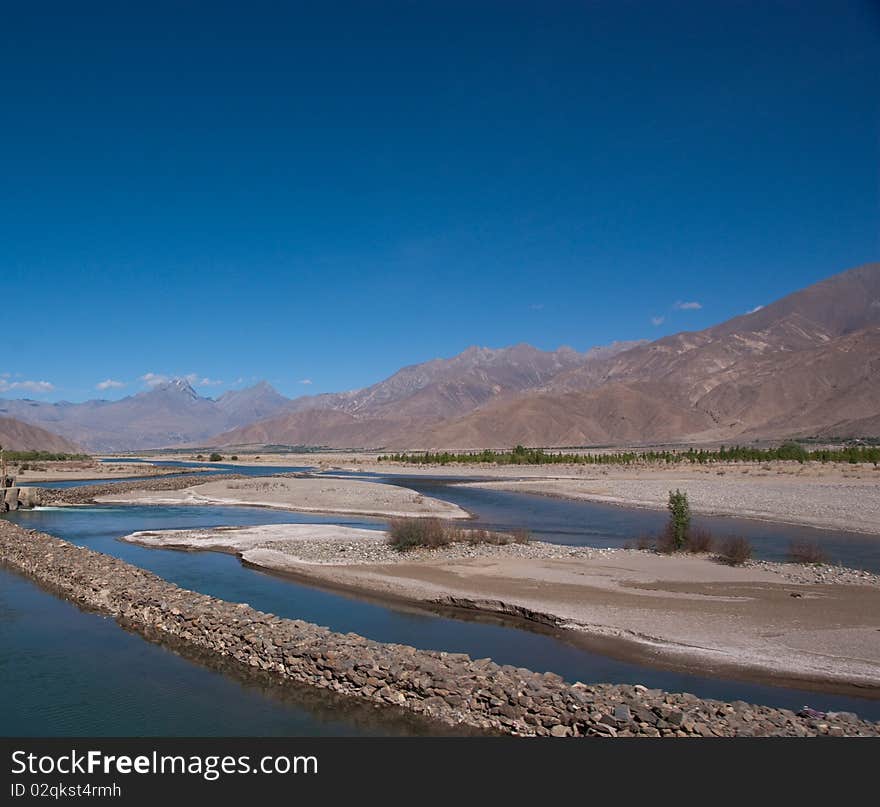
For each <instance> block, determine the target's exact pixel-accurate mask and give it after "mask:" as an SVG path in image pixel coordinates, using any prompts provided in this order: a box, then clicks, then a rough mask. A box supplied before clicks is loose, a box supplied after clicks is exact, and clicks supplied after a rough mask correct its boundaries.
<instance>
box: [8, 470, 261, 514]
mask: <svg viewBox="0 0 880 807" xmlns="http://www.w3.org/2000/svg"><path fill="white" fill-rule="evenodd" d="M247 478H248V477H246V476H244V475H242V474H217V475H212V476H211V481H212V482H219V481H221V480H224V479H247ZM195 484H198V482H196V481H194V480H193V478H192V477H191V476H190V477H188V476H175V477H172V478H170V479H168V478H163V477H158V478H156V479H142V480H140V481H129V482H107V483H103V484H97V485H80V486H79V487H73V488H52V487H30V488H22V490H26V491H29V492H30V493H29V495H30V496H31V499H32V501H31V506H33V507H40V506H42V507H48V506H57V505H70V504H96V502H95V497H96V496H110V495H112V494H114V493H128V492H129V491H133V490H181V489H183V488H191V487H192V486H193V485H195Z"/></svg>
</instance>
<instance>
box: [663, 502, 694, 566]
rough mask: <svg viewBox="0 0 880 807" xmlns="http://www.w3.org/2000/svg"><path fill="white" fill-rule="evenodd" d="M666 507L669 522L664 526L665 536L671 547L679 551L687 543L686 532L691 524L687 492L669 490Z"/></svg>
mask: <svg viewBox="0 0 880 807" xmlns="http://www.w3.org/2000/svg"><path fill="white" fill-rule="evenodd" d="M666 507H667V508H668V510H669V524H668V526H667V528H666V532H667V536H668V538H669V541H670V543H671V545H672V549H673V550H674V551H676V552H680V551H681V550H682V549H684V548H685V545H686V544H687V539H688V532H689V531H690V526H691V507H690V504H689V503H688V497H687V493H684V492H683V491H680V490H676V491H675V492H674V493H673V492H672V491H671V490H670V491H669V503H668V504H667V505H666Z"/></svg>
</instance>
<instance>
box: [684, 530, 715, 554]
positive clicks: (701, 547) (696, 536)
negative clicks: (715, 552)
mask: <svg viewBox="0 0 880 807" xmlns="http://www.w3.org/2000/svg"><path fill="white" fill-rule="evenodd" d="M686 549H687V551H688V552H692V553H694V554H699V553H702V552H711V551H712V533H711V532H709V530H704V529H701V528H699V527H698V528H696V529H693V530H691V531H690V533H688V537H687V545H686Z"/></svg>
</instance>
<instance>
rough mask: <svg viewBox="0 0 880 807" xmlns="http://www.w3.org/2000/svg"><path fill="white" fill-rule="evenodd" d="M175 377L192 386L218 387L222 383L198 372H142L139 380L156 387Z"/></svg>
mask: <svg viewBox="0 0 880 807" xmlns="http://www.w3.org/2000/svg"><path fill="white" fill-rule="evenodd" d="M175 378H181V379H183V380H184V381H188V382H189V383H190V384H191V385H192V386H194V387H218V386H220V385H221V384H222V383H223V382H222V381H220V380H219V379H216V378H208V376H203V375H200V374H199V373H187V374H186V375H183V376H173V375H165V374H164V373H144V375H142V376H141V379H140V380H141V381H143V382H144V383H145V384H146V385H147V386H149V387H156V386H158V385H159V384H166V383H167V382H169V381H173V380H174V379H175Z"/></svg>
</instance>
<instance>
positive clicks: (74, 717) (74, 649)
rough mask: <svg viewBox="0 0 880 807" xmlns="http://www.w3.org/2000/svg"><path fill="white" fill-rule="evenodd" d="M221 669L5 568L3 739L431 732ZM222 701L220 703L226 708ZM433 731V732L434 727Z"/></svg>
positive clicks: (0, 641)
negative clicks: (151, 639) (122, 626)
mask: <svg viewBox="0 0 880 807" xmlns="http://www.w3.org/2000/svg"><path fill="white" fill-rule="evenodd" d="M221 669H222V671H221V670H219V669H213V668H212V666H211V665H210V663H209V664H206V663H200V662H197V661H193V660H189V659H187V658H184V657H181V656H180V655H177V654H176V653H174V652H172V651H171V650H169V649H167V648H166V647H164V646H162V645H159V644H154V643H153V642H148V641H144V640H143V639H142V638H141V637H140V636H138V635H136V634H132V633H129V632H127V631H125V630H122V629H120V628H119V627H118V625H117V624H116V623H115V622H114V621H113V620H111V619H108V618H106V617H102V616H99V615H97V614H92V613H86V612H83V611H80V610H79V609H78V608H76V606H74V605H72V604H71V603H69V602H67V601H65V600H62V599H59V598H58V597H55V596H53V595H52V594H49V593H47V592H45V591H43V590H42V589H41V588H39V587H38V586H36V585H35V584H33V583H32V582H30V581H28V580H25V579H24V578H22V577H19V576H18V575H16V574H13V573H12V572H10V571H7V570H6V569H5V568H3V567H2V566H0V681H2V686H0V734H2V735H4V736H31V737H42V736H116V737H131V736H134V737H140V736H183V737H192V736H199V737H203V736H220V737H226V736H233V735H241V736H260V737H268V736H303V735H309V736H312V735H352V736H354V735H388V734H417V733H422V734H424V733H427V731H428V727H427V726H426V725H423V724H420V723H418V722H417V721H415V720H409V719H406V718H404V717H398V716H395V715H392V714H391V713H389V712H388V710H387V709H386V710H378V711H377V710H375V709H374V708H372V707H370V706H367V705H363V706H361V705H359V704H357V703H352V702H351V701H350V700H346V701H342V700H341V699H339V698H334V697H333V696H331V695H329V694H327V693H321V692H319V691H316V690H313V689H311V688H301V687H295V686H291V685H287V686H279V685H277V684H273V683H272V682H271V681H270V680H268V679H267V678H265V677H261V676H254V675H253V674H251V673H247V672H245V671H244V670H242V669H236V668H226V667H223V668H221ZM220 704H222V708H218V705H220ZM433 730H434V729H433V728H431V731H433Z"/></svg>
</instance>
